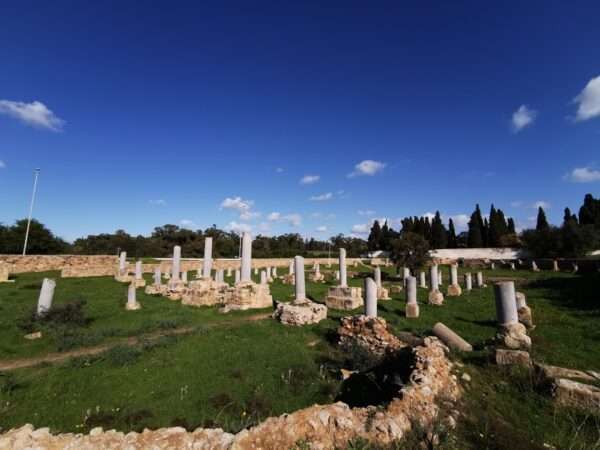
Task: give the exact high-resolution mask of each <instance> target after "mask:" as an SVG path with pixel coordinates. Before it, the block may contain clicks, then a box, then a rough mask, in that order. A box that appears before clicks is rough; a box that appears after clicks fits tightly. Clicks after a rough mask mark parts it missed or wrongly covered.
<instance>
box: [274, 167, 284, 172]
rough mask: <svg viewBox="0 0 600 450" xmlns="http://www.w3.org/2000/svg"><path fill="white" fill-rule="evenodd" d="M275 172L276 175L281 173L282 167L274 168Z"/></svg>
mask: <svg viewBox="0 0 600 450" xmlns="http://www.w3.org/2000/svg"><path fill="white" fill-rule="evenodd" d="M275 172H277V173H283V167H278V168H276V169H275Z"/></svg>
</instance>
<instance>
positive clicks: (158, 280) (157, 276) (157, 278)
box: [154, 266, 162, 286]
mask: <svg viewBox="0 0 600 450" xmlns="http://www.w3.org/2000/svg"><path fill="white" fill-rule="evenodd" d="M161 284H162V274H161V272H160V266H157V267H156V268H155V269H154V285H155V286H160V285H161Z"/></svg>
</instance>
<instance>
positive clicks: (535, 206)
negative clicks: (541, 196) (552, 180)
mask: <svg viewBox="0 0 600 450" xmlns="http://www.w3.org/2000/svg"><path fill="white" fill-rule="evenodd" d="M551 206H552V205H550V203H549V202H546V201H544V200H538V201H537V202H535V203H533V204H532V205H531V208H533V209H538V208H542V209H550V208H551Z"/></svg>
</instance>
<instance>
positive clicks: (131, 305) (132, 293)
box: [125, 281, 141, 311]
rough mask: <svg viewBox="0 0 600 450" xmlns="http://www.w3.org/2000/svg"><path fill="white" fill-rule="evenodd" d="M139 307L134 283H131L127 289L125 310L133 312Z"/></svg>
mask: <svg viewBox="0 0 600 450" xmlns="http://www.w3.org/2000/svg"><path fill="white" fill-rule="evenodd" d="M140 307H141V306H140V304H139V303H138V302H137V299H136V290H135V281H132V282H131V283H130V284H129V288H128V289H127V305H125V309H127V310H129V311H133V310H136V309H140Z"/></svg>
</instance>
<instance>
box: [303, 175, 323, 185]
mask: <svg viewBox="0 0 600 450" xmlns="http://www.w3.org/2000/svg"><path fill="white" fill-rule="evenodd" d="M320 179H321V176H320V175H304V176H303V177H302V178H301V179H300V184H315V183H316V182H317V181H319V180H320Z"/></svg>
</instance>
